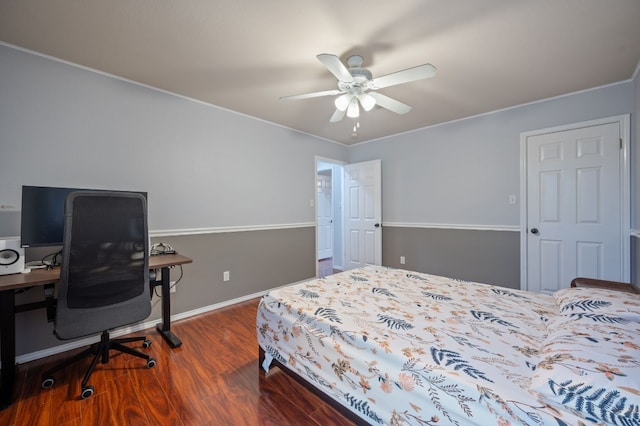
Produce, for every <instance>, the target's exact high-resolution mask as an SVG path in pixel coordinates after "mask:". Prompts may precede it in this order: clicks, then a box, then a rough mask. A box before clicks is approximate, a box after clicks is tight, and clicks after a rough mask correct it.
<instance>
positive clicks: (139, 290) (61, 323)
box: [55, 191, 151, 339]
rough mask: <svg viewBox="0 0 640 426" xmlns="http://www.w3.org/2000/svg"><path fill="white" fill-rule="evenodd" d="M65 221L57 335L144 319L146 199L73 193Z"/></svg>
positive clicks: (147, 305)
mask: <svg viewBox="0 0 640 426" xmlns="http://www.w3.org/2000/svg"><path fill="white" fill-rule="evenodd" d="M64 217H65V223H64V242H63V246H62V264H61V268H60V284H59V286H58V302H57V307H56V317H55V334H56V335H57V336H58V337H59V338H60V339H73V338H76V337H81V336H88V335H92V334H99V333H102V332H103V331H105V330H110V329H113V328H116V327H120V326H123V325H127V324H131V323H134V322H137V321H141V320H143V319H145V318H147V317H148V316H149V314H150V313H151V299H150V294H149V238H148V235H149V231H148V227H147V204H146V200H145V198H144V196H142V195H141V194H137V193H129V192H115V191H113V192H112V191H76V192H72V193H70V194H69V195H68V196H67V199H66V201H65V214H64Z"/></svg>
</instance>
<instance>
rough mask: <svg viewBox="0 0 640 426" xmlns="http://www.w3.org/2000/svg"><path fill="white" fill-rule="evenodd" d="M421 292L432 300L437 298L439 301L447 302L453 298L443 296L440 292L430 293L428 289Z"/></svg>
mask: <svg viewBox="0 0 640 426" xmlns="http://www.w3.org/2000/svg"><path fill="white" fill-rule="evenodd" d="M422 294H423V295H425V296H427V297H430V298H432V299H433V300H437V301H440V302H447V301H449V300H453V299H452V298H451V297H449V296H444V295H442V294H436V293H431V292H428V291H423V292H422Z"/></svg>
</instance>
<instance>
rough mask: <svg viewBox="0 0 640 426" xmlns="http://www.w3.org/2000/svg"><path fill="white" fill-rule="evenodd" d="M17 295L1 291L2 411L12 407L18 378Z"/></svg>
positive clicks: (0, 398) (0, 390) (8, 291)
mask: <svg viewBox="0 0 640 426" xmlns="http://www.w3.org/2000/svg"><path fill="white" fill-rule="evenodd" d="M14 302H15V294H14V292H13V289H12V290H4V291H0V312H2V319H0V339H1V340H0V352H1V354H0V361H2V373H1V374H2V377H1V378H0V379H1V380H2V383H1V385H0V410H2V409H5V408H7V407H8V406H9V405H11V394H12V393H13V385H14V383H15V378H16V315H15V311H14V306H15V303H14Z"/></svg>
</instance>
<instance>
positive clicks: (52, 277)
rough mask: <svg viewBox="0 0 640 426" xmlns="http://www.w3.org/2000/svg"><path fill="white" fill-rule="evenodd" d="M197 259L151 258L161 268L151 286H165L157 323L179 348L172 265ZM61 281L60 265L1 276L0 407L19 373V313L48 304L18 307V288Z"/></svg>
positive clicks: (6, 402) (8, 399)
mask: <svg viewBox="0 0 640 426" xmlns="http://www.w3.org/2000/svg"><path fill="white" fill-rule="evenodd" d="M191 262H193V260H192V259H190V258H188V257H186V256H182V255H180V254H164V255H158V256H150V257H149V269H160V271H161V273H160V279H158V278H157V277H156V278H154V279H153V281H152V282H151V283H150V285H151V288H153V287H156V286H162V324H159V325H158V326H157V329H158V331H159V332H160V334H161V335H162V336H163V337H164V338H165V339H166V340H167V342H169V345H171V347H173V348H175V347H178V346H180V345H181V344H182V342H181V341H180V339H178V337H177V336H175V335H174V334H173V333H172V332H171V299H170V297H169V290H170V289H169V286H170V281H171V279H170V276H169V272H170V271H169V270H170V268H172V267H174V266H177V265H184V264H187V263H191ZM58 281H60V268H53V269H49V270H47V269H35V270H33V271H31V272H30V273H28V274H11V275H2V276H0V313H1V316H0V351H1V354H0V361H1V362H2V370H1V371H2V372H1V375H2V377H1V380H2V383H1V384H0V410H2V409H4V408H6V407H8V406H9V405H10V404H11V393H12V392H13V385H14V382H15V376H16V318H15V314H16V312H23V311H26V310H29V309H35V308H42V307H45V303H44V302H42V303H38V302H36V303H32V304H28V305H25V306H15V290H17V289H21V288H27V287H38V286H45V285H47V284H57V283H58Z"/></svg>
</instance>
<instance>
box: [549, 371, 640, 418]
mask: <svg viewBox="0 0 640 426" xmlns="http://www.w3.org/2000/svg"><path fill="white" fill-rule="evenodd" d="M549 388H550V389H551V391H552V392H553V393H554V394H556V395H558V396H562V397H564V399H563V400H562V403H563V404H565V405H567V404H571V405H573V407H574V408H575V409H576V410H578V411H583V412H586V413H589V414H590V415H591V416H593V419H594V421H596V420H604V421H606V422H611V423H613V424H616V425H618V424H622V425H638V424H640V407H639V406H638V405H637V404H628V401H627V398H625V397H622V396H621V395H620V392H619V391H617V390H611V389H609V390H607V389H605V388H594V387H593V386H591V385H586V384H584V383H574V382H573V380H567V381H564V382H562V383H556V382H554V381H553V380H549Z"/></svg>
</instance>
